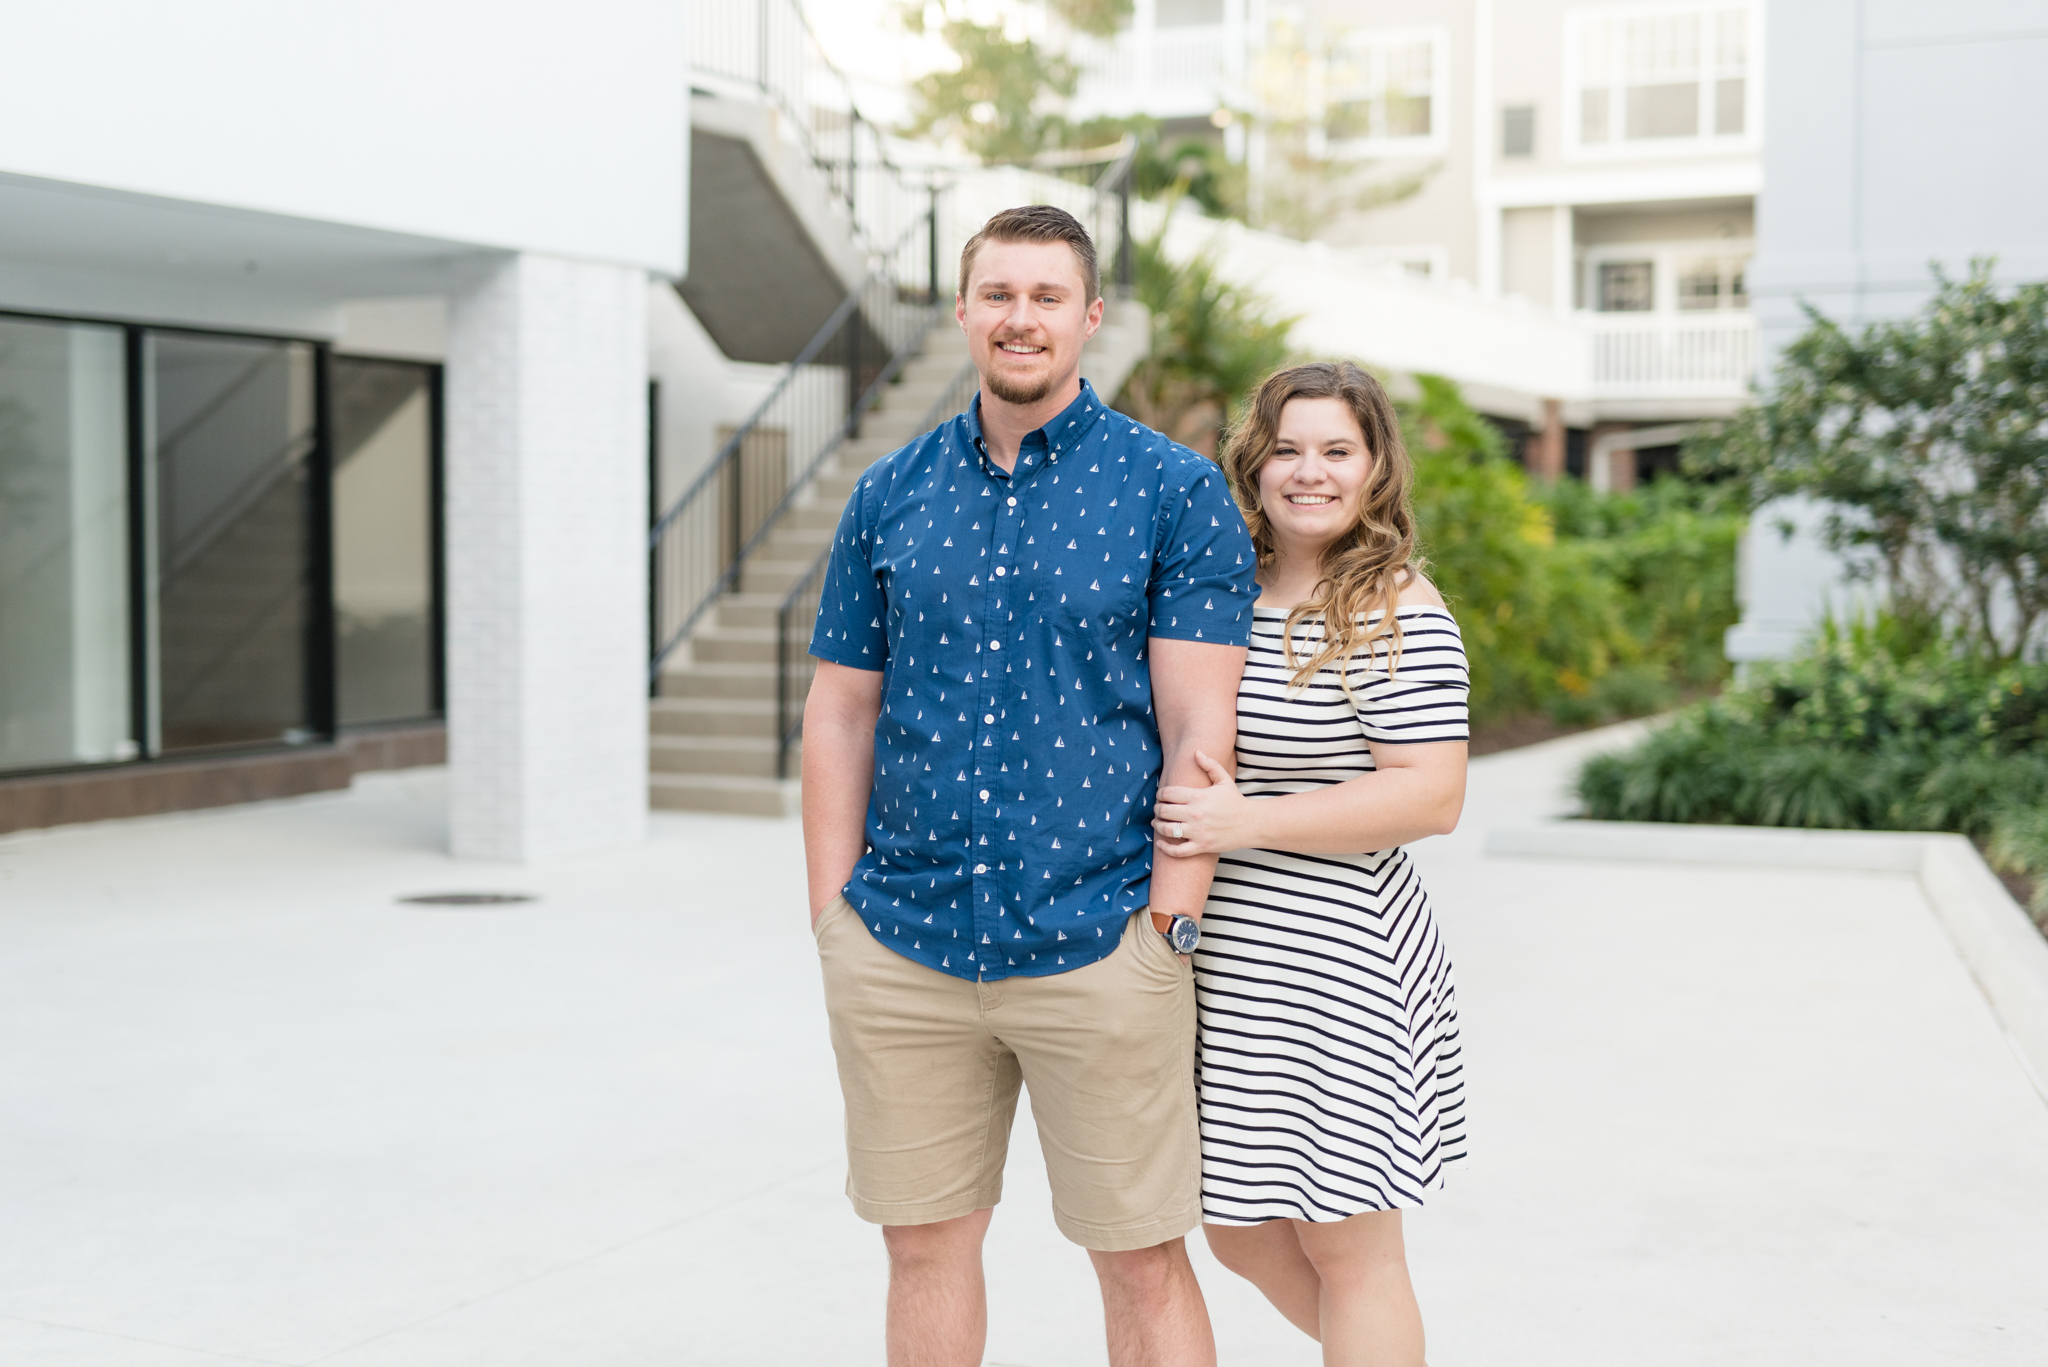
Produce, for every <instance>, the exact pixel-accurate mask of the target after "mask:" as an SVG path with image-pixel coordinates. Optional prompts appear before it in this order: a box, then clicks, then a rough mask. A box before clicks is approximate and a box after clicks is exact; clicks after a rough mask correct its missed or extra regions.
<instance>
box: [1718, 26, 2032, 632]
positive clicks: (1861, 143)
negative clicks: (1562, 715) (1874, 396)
mask: <svg viewBox="0 0 2048 1367" xmlns="http://www.w3.org/2000/svg"><path fill="white" fill-rule="evenodd" d="M1769 43H1770V49H1771V53H1772V66H1771V71H1772V75H1771V78H1770V82H1769V85H1768V87H1767V95H1768V102H1769V104H1770V107H1771V119H1772V122H1771V138H1770V141H1769V143H1768V144H1766V147H1765V152H1764V181H1763V194H1762V198H1761V208H1760V212H1759V215H1758V231H1757V254H1756V261H1755V265H1754V267H1753V268H1752V271H1751V282H1752V283H1751V289H1752V291H1753V293H1754V295H1755V299H1756V311H1757V315H1758V318H1759V320H1760V322H1761V324H1762V340H1763V347H1764V352H1765V369H1766V371H1768V366H1769V357H1770V356H1771V355H1772V354H1774V353H1776V352H1777V351H1778V350H1779V349H1781V348H1782V347H1783V346H1784V345H1785V344H1786V343H1787V342H1789V341H1791V340H1792V339H1793V338H1794V337H1796V336H1797V335H1798V334H1799V333H1800V331H1801V330H1803V329H1804V327H1805V326H1806V318H1805V314H1804V312H1803V311H1802V308H1801V306H1802V305H1803V304H1810V305H1812V306H1813V307H1814V308H1817V309H1819V310H1820V311H1821V312H1822V313H1824V314H1825V315H1827V316H1828V317H1830V318H1833V319H1835V320H1836V321H1838V322H1840V323H1842V324H1844V325H1845V326H1849V327H1851V328H1854V327H1858V326H1861V325H1864V324H1868V323H1872V322H1877V321H1880V320H1883V319H1890V318H1899V317H1903V316H1905V315H1907V314H1910V313H1913V312H1914V311H1916V310H1917V309H1918V308H1919V307H1920V306H1921V305H1922V304H1923V303H1924V302H1925V301H1926V299H1927V297H1928V295H1929V294H1930V293H1931V292H1932V289H1933V276H1932V273H1931V272H1930V270H1929V267H1930V265H1931V264H1939V265H1940V266H1941V267H1942V269H1943V270H1945V271H1946V272H1948V273H1949V274H1950V275H1951V276H1961V275H1963V274H1965V273H1967V271H1968V270H1969V266H1970V262H1971V259H1972V258H1973V257H1978V256H1995V257H1996V258H1997V268H1996V275H1997V278H1998V279H1999V280H2000V281H2001V282H2004V283H2007V284H2017V283H2020V282H2025V281H2038V280H2043V279H2048V176H2043V175H2042V174H2041V171H2040V164H2041V150H2040V149H2041V147H2042V145H2043V143H2044V141H2048V86H2044V85H2043V83H2042V81H2041V79H2040V76H2039V73H2040V72H2041V70H2042V69H2043V65H2044V63H2048V12H2044V11H2043V9H2042V8H2041V7H2040V6H2038V5H2016V4H2011V3H2002V0H1951V3H1946V4H1940V5H1895V4H1882V3H1872V0H1802V3H1800V4H1796V5H1794V4H1779V5H1775V6H1773V7H1772V9H1771V13H1770V31H1769ZM1820 513H1821V510H1820V509H1817V508H1814V507H1811V506H1793V507H1785V508H1774V509H1770V510H1767V511H1766V512H1765V513H1764V514H1762V515H1760V516H1758V517H1757V518H1755V519H1754V520H1753V522H1752V524H1751V528H1750V532H1749V535H1748V537H1747V539H1746V540H1745V542H1744V544H1743V548H1742V574H1741V583H1742V600H1743V615H1742V621H1741V622H1740V623H1739V624H1738V625H1737V626H1735V627H1733V628H1731V629H1730V631H1729V633H1728V653H1729V656H1730V657H1731V658H1733V659H1736V660H1755V659H1771V658H1781V657H1783V656H1785V655H1788V654H1790V653H1791V652H1792V651H1793V649H1794V648H1796V646H1797V645H1798V643H1799V642H1800V641H1801V640H1802V639H1803V638H1805V637H1806V636H1807V635H1808V634H1810V633H1811V632H1812V630H1813V629H1814V627H1815V625H1816V624H1817V623H1818V622H1819V621H1820V619H1821V617H1822V615H1823V614H1824V613H1827V612H1829V611H1836V612H1842V611H1844V610H1853V609H1854V608H1855V606H1856V603H1857V595H1856V592H1855V591H1854V589H1853V588H1852V587H1851V586H1849V585H1847V584H1846V583H1845V582H1844V580H1843V578H1842V574H1841V566H1840V565H1839V564H1838V563H1837V562H1836V561H1835V560H1834V558H1833V557H1832V556H1830V555H1829V554H1828V553H1827V552H1826V551H1825V550H1824V549H1823V548H1822V547H1821V546H1820V544H1819V541H1818V538H1817V535H1816V529H1817V524H1818V521H1819V518H1820ZM1781 520H1790V521H1791V522H1793V523H1794V524H1795V525H1796V526H1797V527H1798V528H1799V531H1798V532H1797V534H1795V535H1794V536H1792V537H1790V538H1789V539H1788V538H1785V537H1781V536H1780V535H1779V533H1778V529H1777V525H1776V524H1777V523H1778V522H1780V521H1781Z"/></svg>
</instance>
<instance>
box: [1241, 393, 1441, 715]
mask: <svg viewBox="0 0 2048 1367" xmlns="http://www.w3.org/2000/svg"><path fill="white" fill-rule="evenodd" d="M1293 399H1338V400H1341V401H1342V402H1343V404H1344V406H1345V407H1347V408H1349V409H1350V410H1351V415H1352V417H1354V418H1356V419H1357V420H1358V430H1359V432H1360V433H1361V434H1362V435H1363V436H1364V437H1365V450H1366V455H1367V457H1368V459H1369V460H1370V461H1371V462H1372V465H1371V469H1370V471H1369V473H1368V474H1367V475H1366V481H1365V487H1364V488H1363V489H1361V490H1360V491H1359V498H1358V525H1356V526H1355V527H1353V528H1352V529H1351V530H1350V532H1349V533H1347V534H1346V535H1344V536H1341V537H1339V538H1338V539H1337V540H1336V541H1334V542H1332V543H1331V544H1330V545H1329V546H1328V547H1327V548H1325V549H1324V551H1323V556H1322V571H1323V578H1322V582H1321V583H1319V584H1317V585H1316V590H1315V592H1314V594H1312V595H1311V596H1310V597H1309V600H1308V601H1307V602H1305V603H1302V604H1300V605H1298V606H1297V607H1295V608H1294V610H1293V611H1291V612H1289V613H1288V614H1287V625H1286V628H1285V630H1284V632H1283V633H1282V634H1283V637H1284V641H1285V645H1284V649H1285V651H1286V659H1287V664H1288V667H1289V668H1291V669H1293V670H1294V681H1293V687H1295V688H1301V687H1303V686H1305V685H1306V684H1307V683H1308V682H1309V680H1311V679H1313V678H1314V677H1315V675H1316V671H1318V670H1320V669H1321V668H1322V667H1323V666H1324V665H1326V664H1328V663H1330V662H1331V661H1333V660H1336V661H1342V660H1348V659H1349V658H1350V657H1351V656H1353V655H1354V654H1357V653H1358V652H1360V651H1367V652H1371V651H1373V650H1374V649H1375V647H1374V644H1373V643H1374V642H1375V641H1376V640H1378V639H1379V638H1380V637H1383V636H1384V637H1387V638H1388V641H1387V669H1388V672H1389V673H1392V672H1393V671H1394V670H1395V669H1396V668H1398V667H1399V664H1400V659H1401V620H1400V618H1399V617H1397V616H1395V613H1394V608H1395V604H1396V603H1397V602H1398V601H1399V599H1400V596H1401V588H1402V585H1403V583H1404V579H1403V576H1402V571H1403V570H1407V571H1409V572H1410V573H1411V574H1420V573H1421V572H1422V568H1423V560H1422V557H1421V555H1420V554H1419V553H1417V551H1416V548H1415V510H1414V509H1413V508H1412V507H1411V506H1410V495H1411V492H1412V491H1413V489H1414V486H1415V463H1414V462H1413V461H1412V460H1410V459H1409V457H1408V448H1407V446H1406V445H1405V444H1403V442H1402V440H1401V423H1400V420H1399V419H1398V418H1397V417H1395V415H1394V404H1393V401H1392V400H1390V399H1389V398H1388V397H1387V391H1386V390H1385V389H1384V388H1382V387H1381V385H1380V382H1379V381H1378V380H1375V379H1374V378H1373V377H1372V376H1370V375H1368V374H1366V373H1365V372H1364V371H1363V370H1360V369H1359V368H1358V367H1357V366H1355V365H1352V364H1351V363H1350V362H1348V361H1334V362H1332V361H1317V362H1313V363H1311V364H1309V365H1297V366H1289V367H1288V368H1287V369H1285V370H1281V371H1276V372H1274V373H1273V374H1272V375H1269V376H1268V377H1267V378H1266V380H1265V382H1264V383H1263V384H1261V385H1260V386H1259V389H1258V393H1256V394H1254V395H1253V396H1252V401H1251V403H1250V404H1249V405H1247V406H1246V408H1245V411H1244V416H1243V418H1242V419H1241V420H1240V421H1239V423H1238V425H1237V427H1236V429H1235V430H1234V431H1232V432H1231V433H1230V435H1229V436H1228V438H1227V439H1226V441H1225V445H1224V450H1223V459H1222V465H1223V471H1224V473H1225V475H1227V476H1228V477H1229V479H1230V492H1231V493H1232V495H1233V496H1235V497H1236V499H1237V506H1238V507H1239V508H1240V509H1242V510H1243V512H1244V521H1245V526H1246V527H1248V528H1249V529H1250V530H1251V534H1252V547H1253V548H1254V549H1255V550H1256V551H1257V552H1258V556H1259V564H1260V566H1261V567H1266V566H1270V565H1271V564H1272V562H1273V555H1274V547H1273V530H1272V525H1271V524H1270V523H1269V522H1268V521H1267V520H1266V511H1265V509H1264V508H1263V507H1262V506H1261V505H1260V501H1259V471H1260V470H1261V469H1263V468H1264V467H1265V464H1266V462H1267V461H1269V460H1271V459H1272V458H1273V452H1274V450H1275V448H1276V447H1277V446H1278V445H1279V437H1280V410H1281V409H1283V408H1285V407H1286V406H1287V404H1288V402H1289V401H1290V400H1293ZM1375 611H1377V612H1378V614H1379V615H1378V616H1377V617H1371V616H1370V614H1371V613H1373V612H1375ZM1312 617H1321V618H1322V619H1323V640H1322V648H1321V649H1320V650H1318V651H1317V652H1316V654H1315V656H1314V658H1313V659H1310V660H1308V661H1307V662H1305V663H1304V662H1302V661H1300V660H1297V659H1296V658H1295V653H1294V628H1295V625H1296V624H1297V623H1299V622H1301V621H1303V620H1305V619H1308V618H1312ZM1339 672H1340V674H1342V675H1343V681H1344V690H1345V692H1347V693H1348V692H1350V691H1351V685H1350V677H1349V673H1348V671H1343V670H1341V669H1340V671H1339Z"/></svg>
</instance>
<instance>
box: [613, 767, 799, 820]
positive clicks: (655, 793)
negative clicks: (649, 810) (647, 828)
mask: <svg viewBox="0 0 2048 1367" xmlns="http://www.w3.org/2000/svg"><path fill="white" fill-rule="evenodd" d="M647 801H648V805H649V806H651V807H654V808H656V809H657V810H659V811H668V812H726V813H730V814H731V815H733V816H765V817H790V816H796V815H798V814H799V813H800V812H802V810H803V797H802V790H801V788H800V787H799V786H798V784H797V781H796V780H795V779H789V780H787V781H781V782H778V781H777V780H775V779H772V778H740V777H734V776H732V775H725V774H650V775H649V776H648V780H647Z"/></svg>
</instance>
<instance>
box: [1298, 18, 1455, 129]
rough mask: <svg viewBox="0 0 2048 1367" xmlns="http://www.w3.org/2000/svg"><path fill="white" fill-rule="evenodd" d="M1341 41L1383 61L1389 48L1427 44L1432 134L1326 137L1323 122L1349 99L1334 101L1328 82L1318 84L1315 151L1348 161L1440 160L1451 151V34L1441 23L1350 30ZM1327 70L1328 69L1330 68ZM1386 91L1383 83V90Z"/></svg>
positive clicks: (1375, 59) (1373, 59)
mask: <svg viewBox="0 0 2048 1367" xmlns="http://www.w3.org/2000/svg"><path fill="white" fill-rule="evenodd" d="M1338 42H1339V43H1340V44H1342V45H1344V46H1355V47H1358V48H1364V49H1366V50H1368V51H1370V52H1372V53H1373V54H1374V55H1373V56H1371V57H1370V58H1369V60H1371V61H1374V62H1378V61H1382V60H1384V59H1383V58H1382V57H1380V56H1379V55H1378V52H1380V51H1384V49H1386V48H1389V47H1396V46H1400V45H1404V44H1412V43H1427V44H1429V132H1427V133H1425V134H1422V135H1420V136H1414V137H1401V138H1390V137H1364V138H1341V139H1340V138H1332V137H1328V136H1327V135H1326V134H1324V132H1323V129H1324V127H1325V121H1326V120H1327V118H1328V115H1329V108H1330V106H1331V105H1333V104H1340V103H1347V101H1342V100H1336V99H1333V98H1331V96H1330V95H1329V93H1328V88H1327V81H1326V79H1325V80H1323V81H1319V82H1318V86H1319V93H1318V97H1317V98H1318V105H1317V110H1316V117H1315V134H1314V136H1313V137H1312V150H1318V148H1319V151H1318V154H1319V155H1322V156H1325V157H1328V158H1330V159H1332V160H1344V161H1348V160H1351V159H1352V158H1366V157H1427V156H1441V155H1443V154H1444V153H1445V152H1446V151H1448V150H1449V148H1450V141H1451V130H1450V124H1451V34H1450V30H1449V29H1446V28H1444V27H1442V26H1441V25H1426V26H1419V27H1412V28H1368V29H1352V30H1350V31H1349V32H1347V33H1345V34H1344V35H1343V37H1341V38H1340V39H1338ZM1325 65H1326V69H1327V64H1325ZM1381 88H1382V91H1383V92H1384V85H1383V86H1382V87H1381Z"/></svg>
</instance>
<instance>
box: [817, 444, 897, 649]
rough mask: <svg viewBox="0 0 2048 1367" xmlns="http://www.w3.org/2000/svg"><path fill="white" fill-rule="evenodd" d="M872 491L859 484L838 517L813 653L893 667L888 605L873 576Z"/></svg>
mask: <svg viewBox="0 0 2048 1367" xmlns="http://www.w3.org/2000/svg"><path fill="white" fill-rule="evenodd" d="M871 490H872V484H871V481H870V480H867V479H863V480H861V482H860V483H859V484H857V485H855V486H854V490H853V497H852V498H849V499H848V500H846V511H845V512H843V513H841V514H840V515H839V529H838V530H837V531H836V532H834V533H833V534H832V556H831V559H830V560H829V561H827V562H826V565H825V582H824V584H823V585H822V587H821V589H820V592H819V598H818V624H817V626H816V627H814V628H813V629H812V631H811V654H813V655H815V656H817V657H818V658H819V659H821V660H829V661H831V662H832V663H833V664H837V665H850V666H852V667H853V668H855V669H881V668H883V667H884V666H885V665H887V664H888V663H889V629H888V627H887V626H886V625H885V623H886V622H887V621H888V619H889V605H888V602H887V601H886V599H885V598H884V595H883V590H882V585H881V581H879V580H878V579H876V578H875V570H874V562H873V555H872V552H873V548H874V544H875V533H874V528H873V526H872V525H871V524H870V519H869V517H868V515H867V509H868V507H869V498H868V495H869V493H870V492H871Z"/></svg>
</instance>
